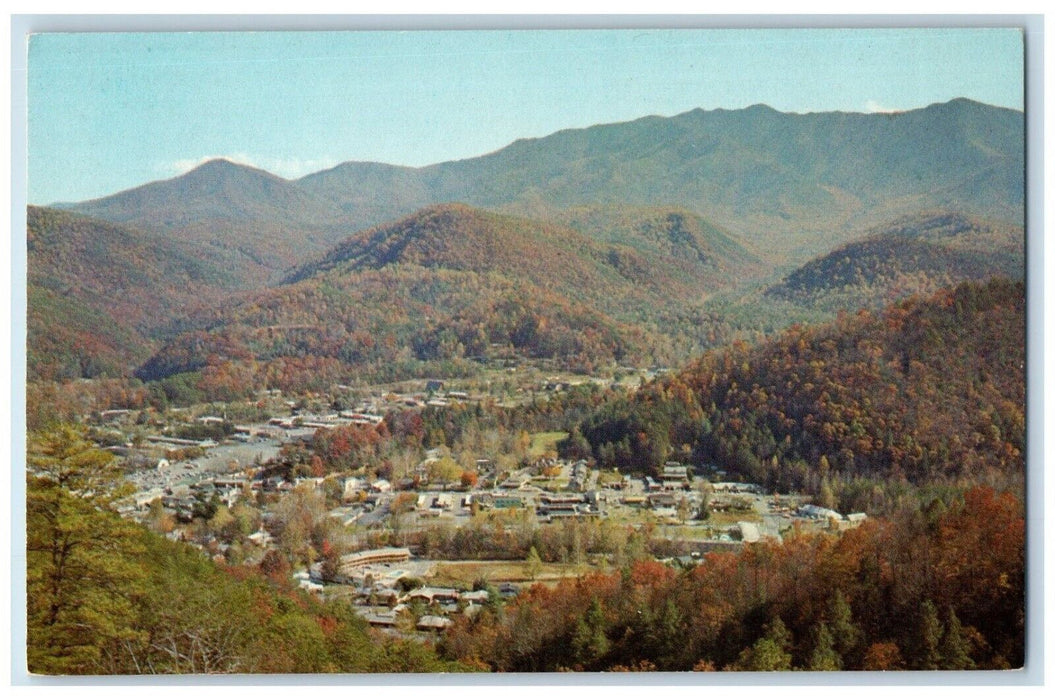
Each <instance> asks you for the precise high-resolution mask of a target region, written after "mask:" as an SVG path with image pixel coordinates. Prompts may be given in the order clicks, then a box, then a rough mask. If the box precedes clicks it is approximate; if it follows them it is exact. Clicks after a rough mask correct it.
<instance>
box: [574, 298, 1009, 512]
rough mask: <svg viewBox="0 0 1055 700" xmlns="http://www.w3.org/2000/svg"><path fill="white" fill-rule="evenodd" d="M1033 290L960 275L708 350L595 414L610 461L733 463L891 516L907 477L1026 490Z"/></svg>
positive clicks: (786, 486) (778, 484)
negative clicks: (865, 307) (930, 291)
mask: <svg viewBox="0 0 1055 700" xmlns="http://www.w3.org/2000/svg"><path fill="white" fill-rule="evenodd" d="M1024 363H1025V288H1024V286H1023V284H1022V283H1021V282H1010V281H1007V280H994V281H991V282H989V283H987V284H984V285H979V284H973V283H964V284H961V285H959V286H958V287H956V288H955V289H954V290H943V291H941V292H939V293H937V294H936V295H934V296H932V297H929V298H926V299H923V298H912V299H909V300H907V301H904V302H901V303H899V304H896V305H894V306H891V307H888V308H887V309H885V310H883V311H882V312H880V313H877V314H873V313H871V312H868V311H861V312H859V313H857V314H854V315H844V316H841V317H840V318H839V319H838V320H837V321H835V322H833V323H830V324H827V325H824V326H819V327H793V328H791V329H789V330H788V331H787V332H785V333H783V334H781V335H780V336H779V337H777V338H774V339H773V340H771V341H768V342H766V343H763V344H760V345H757V346H754V347H751V346H747V345H743V344H740V345H735V346H734V347H732V348H730V349H728V350H723V351H719V352H713V353H709V354H707V355H705V356H704V357H702V358H701V359H699V360H698V361H696V362H694V363H693V364H691V365H690V366H689V367H688V368H687V369H685V370H684V371H683V372H680V373H678V374H676V375H674V376H671V377H666V378H663V379H662V380H659V381H657V382H656V383H654V384H653V385H651V386H649V387H647V388H646V389H644V390H643V391H641V392H640V393H639V394H638V395H636V396H634V397H632V398H630V399H628V400H626V401H623V402H620V403H619V404H617V405H614V406H611V407H609V408H608V409H606V410H603V411H602V412H601V413H600V414H599V415H597V416H595V417H594V418H592V419H590V420H588V421H586V422H585V423H584V424H583V426H582V428H581V432H582V435H583V436H584V437H585V439H586V440H587V441H588V442H589V444H590V446H591V448H592V451H593V454H594V455H595V456H596V457H597V458H598V459H599V461H600V462H601V463H602V464H605V465H616V464H619V465H626V464H634V465H636V468H637V469H639V470H651V469H655V468H656V467H657V466H659V465H662V463H663V461H664V460H665V459H667V458H668V457H679V458H684V459H691V460H692V461H693V462H695V463H698V464H707V463H714V464H719V465H723V466H725V467H726V468H728V469H730V470H731V471H733V472H734V473H736V474H737V475H739V476H740V477H742V478H745V479H748V480H753V481H758V482H760V483H763V484H765V485H766V487H767V488H770V489H772V488H777V489H779V490H781V491H787V490H798V489H806V490H808V491H811V492H812V493H815V494H822V493H823V494H825V497H826V500H827V501H829V504H836V501H837V502H838V505H839V506H840V507H842V508H844V509H849V510H867V511H868V512H877V511H879V512H881V511H884V510H886V509H888V507H889V506H890V503H888V502H885V500H884V499H885V498H886V497H887V496H886V494H887V492H886V490H885V488H886V487H890V486H892V485H893V486H896V484H898V482H899V481H901V480H903V479H907V480H909V481H911V482H914V483H917V484H925V483H935V482H955V481H957V480H965V481H969V482H974V483H978V482H983V483H997V484H1001V485H1006V486H1014V487H1020V486H1021V484H1022V479H1023V475H1024V459H1023V451H1024V448H1025V445H1024V439H1025V434H1024V431H1025V364H1024Z"/></svg>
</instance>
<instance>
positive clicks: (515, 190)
mask: <svg viewBox="0 0 1055 700" xmlns="http://www.w3.org/2000/svg"><path fill="white" fill-rule="evenodd" d="M1023 121H1024V119H1023V114H1022V113H1021V112H1018V111H1015V110H1010V109H1005V108H999V107H992V106H988V105H983V104H980V103H977V102H973V101H971V100H966V99H957V100H952V101H950V102H947V103H942V104H934V105H930V106H928V107H925V108H922V109H916V110H911V111H907V112H900V113H891V114H859V113H842V112H821V113H811V114H787V113H781V112H777V111H776V110H773V109H771V108H769V107H766V106H763V105H756V106H753V107H748V108H746V109H740V110H722V109H718V110H711V111H704V110H701V109H696V110H693V111H690V112H685V113H683V114H679V115H677V116H674V117H656V116H650V117H643V118H641V119H637V120H635V121H631V122H624V123H618V124H604V125H597V126H592V127H588V128H585V129H568V130H564V131H558V132H556V133H554V134H551V135H549V136H546V137H542V138H536V139H522V140H519V141H515V142H513V143H512V144H510V145H509V146H507V147H505V148H502V149H500V150H498V151H495V152H494V153H490V154H487V155H483V156H479V157H475V158H468V159H465V160H458V161H450V162H445V163H438V164H435V165H430V166H426V167H422V168H406V167H399V166H391V165H385V164H379V163H360V162H346V163H342V164H340V165H338V166H336V167H334V168H331V169H328V170H325V171H321V172H318V173H313V174H310V175H307V176H305V177H302V178H300V179H298V180H294V181H290V180H284V179H282V178H278V177H276V176H273V175H270V174H268V173H265V172H264V171H260V170H257V169H255V168H249V167H248V166H239V165H235V164H233V163H229V162H225V161H220V162H211V163H206V164H205V165H203V166H200V167H199V168H196V169H195V170H192V171H191V172H190V173H187V174H186V175H182V176H180V177H177V178H173V179H170V180H165V181H161V182H156V183H150V184H147V185H143V186H141V187H138V188H134V189H132V190H128V191H125V192H122V193H118V194H115V195H112V196H110V197H104V198H101V199H97V200H92V201H90V202H82V203H79V204H74V205H71V206H70V208H72V209H74V210H76V211H79V212H81V213H86V214H90V215H92V216H97V217H100V218H104V219H108V220H111V221H126V222H132V223H137V224H139V225H143V226H148V227H159V226H160V227H162V228H168V229H179V228H192V229H197V228H200V227H202V226H208V225H210V222H227V224H228V225H230V224H231V223H232V222H236V223H237V224H238V226H236V227H235V228H236V229H238V227H239V226H243V227H244V225H245V224H247V223H251V222H266V223H268V224H269V225H270V226H275V225H276V224H280V225H281V226H282V227H285V229H286V230H287V232H289V230H290V227H293V228H294V229H296V228H297V227H299V228H301V229H304V228H305V227H306V228H308V229H310V230H311V231H312V234H313V237H312V240H310V241H308V242H307V245H308V247H309V248H314V250H315V251H316V252H321V250H322V249H325V247H326V246H327V245H329V244H333V243H336V242H337V241H339V240H340V239H341V238H343V237H344V236H346V235H348V233H350V232H352V231H356V230H361V229H364V228H369V227H371V226H375V225H378V224H381V223H384V222H386V221H391V220H394V219H396V218H399V217H402V216H406V215H408V214H410V213H412V212H414V211H416V210H418V209H421V208H424V207H426V206H429V205H432V204H438V203H444V202H454V201H460V202H465V203H467V204H469V205H472V206H476V207H484V208H492V209H495V208H498V209H511V210H515V211H517V212H518V213H521V214H524V215H528V216H531V217H533V218H547V215H548V214H550V213H552V212H554V211H555V210H561V209H566V208H569V207H578V206H598V205H620V206H657V205H660V206H672V207H680V208H684V209H686V210H688V211H690V212H694V213H696V214H698V215H702V216H704V217H705V218H707V219H708V220H710V221H713V222H715V223H716V224H718V225H719V226H722V227H725V228H728V229H730V230H732V231H733V232H735V233H737V234H739V235H741V236H744V237H746V238H747V240H750V241H765V242H766V244H767V246H770V247H776V248H779V249H784V248H787V249H794V248H795V247H796V245H797V244H798V243H799V242H800V241H799V239H802V240H804V241H807V243H808V244H809V245H812V246H813V247H814V248H817V247H818V246H823V241H825V240H830V239H831V236H832V235H835V236H837V237H838V236H843V237H844V238H843V239H840V240H836V241H834V242H842V240H845V236H846V235H847V231H848V230H849V229H853V228H856V227H860V226H861V225H863V224H868V223H877V222H879V221H883V220H890V219H892V218H895V217H896V216H898V215H904V214H911V213H915V212H917V211H920V210H923V209H934V208H944V209H954V210H958V211H963V212H965V213H967V214H971V215H977V216H986V217H990V218H998V219H1003V220H1007V221H1012V222H1018V223H1020V222H1021V221H1022V216H1023V201H1024V188H1023V182H1024V175H1023V168H1024V138H1023V134H1024V131H1023ZM236 232H237V231H236ZM250 233H251V231H243V232H240V233H239V238H241V235H242V234H250ZM774 233H779V234H780V236H779V237H776V238H774V237H773V234H774ZM227 235H229V236H230V235H231V234H230V232H228V233H227ZM247 242H250V243H251V240H248V241H247Z"/></svg>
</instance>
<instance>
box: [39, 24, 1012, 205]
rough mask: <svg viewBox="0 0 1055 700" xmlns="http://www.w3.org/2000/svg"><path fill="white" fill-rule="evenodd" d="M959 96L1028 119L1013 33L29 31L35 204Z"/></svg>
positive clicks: (428, 160) (920, 103) (875, 108)
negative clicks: (665, 121)
mask: <svg viewBox="0 0 1055 700" xmlns="http://www.w3.org/2000/svg"><path fill="white" fill-rule="evenodd" d="M955 97H969V98H971V99H975V100H978V101H980V102H986V103H989V104H995V105H1000V106H1005V107H1012V108H1015V109H1022V106H1023V47H1022V35H1021V33H1020V32H1019V31H1018V30H1001V29H890V30H884V29H805V30H789V29H785V30H780V29H776V30H774V29H769V30H741V29H716V30H633V29H630V30H612V31H579V30H574V31H572V30H569V31H559V30H558V31H487V32H481V31H446V32H420V31H418V32H303V33H288V32H256V33H167V34H166V33H155V34H136V33H130V34H38V35H35V36H34V37H33V39H32V41H31V44H30V53H29V201H30V202H32V203H36V204H47V203H52V202H56V201H75V200H82V199H88V198H92V197H99V196H103V195H106V194H111V193H113V192H116V191H119V190H122V189H127V188H129V187H134V186H136V185H139V184H142V183H144V182H148V181H150V180H157V179H161V178H166V177H172V176H174V175H177V174H179V173H181V172H185V171H186V170H188V169H190V168H191V167H193V166H194V165H195V164H197V163H199V162H201V161H203V160H205V159H207V158H211V157H218V156H224V157H228V158H231V159H232V160H237V161H240V162H244V163H249V164H252V165H256V166H258V167H261V168H264V169H266V170H269V171H271V172H274V173H276V174H278V175H281V176H283V177H289V178H293V177H299V176H301V175H305V174H307V173H309V172H314V171H316V170H320V169H323V168H326V167H330V166H333V165H336V164H337V163H339V162H342V161H346V160H368V161H381V162H386V163H395V164H400V165H415V166H418V165H427V164H430V163H436V162H440V161H445V160H452V159H458V158H467V157H472V156H475V155H480V154H483V153H487V152H490V151H493V150H496V149H498V148H501V147H503V146H505V145H507V144H508V143H510V142H511V141H513V140H515V139H517V138H522V137H535V136H544V135H546V134H549V133H552V132H554V131H557V130H560V129H564V128H571V127H585V126H589V125H591V124H598V123H607V122H617V121H626V120H630V119H635V118H637V117H641V116H645V115H648V114H660V115H666V116H670V115H674V114H678V113H680V112H684V111H687V110H690V109H694V108H696V107H703V108H704V109H714V108H718V107H724V108H729V109H735V108H739V107H745V106H748V105H751V104H756V103H760V102H761V103H765V104H768V105H770V106H772V107H774V108H776V109H779V110H782V111H791V112H815V111H828V110H842V111H854V112H866V111H878V110H895V109H900V110H903V109H913V108H916V107H923V106H926V105H928V104H931V103H933V102H943V101H946V100H949V99H952V98H955Z"/></svg>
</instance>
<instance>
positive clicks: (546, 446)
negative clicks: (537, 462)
mask: <svg viewBox="0 0 1055 700" xmlns="http://www.w3.org/2000/svg"><path fill="white" fill-rule="evenodd" d="M566 437H568V434H567V433H535V434H533V435H532V436H531V444H530V445H529V446H528V456H529V457H541V456H542V455H544V454H546V453H547V452H550V451H552V452H556V451H557V443H558V442H560V441H561V440H563V439H564V438H566Z"/></svg>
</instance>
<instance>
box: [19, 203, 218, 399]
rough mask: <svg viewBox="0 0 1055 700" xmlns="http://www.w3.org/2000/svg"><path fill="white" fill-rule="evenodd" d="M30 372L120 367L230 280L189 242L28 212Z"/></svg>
mask: <svg viewBox="0 0 1055 700" xmlns="http://www.w3.org/2000/svg"><path fill="white" fill-rule="evenodd" d="M27 217H28V227H27V239H26V243H27V250H28V279H27V287H28V289H27V292H28V302H29V304H28V312H29V313H28V336H29V337H28V358H27V360H28V370H29V378H30V379H31V380H33V379H38V378H44V379H69V378H79V377H92V376H97V375H99V374H107V375H109V376H122V375H127V374H128V373H129V372H130V370H131V369H132V368H133V367H135V365H136V364H138V363H139V362H142V361H143V360H144V359H145V358H146V357H147V356H148V355H149V352H150V350H151V348H152V346H153V342H154V340H155V339H156V338H157V337H158V336H159V335H162V334H164V333H165V332H166V331H171V330H174V329H178V327H179V323H180V319H181V317H182V316H183V315H184V314H186V313H187V312H188V311H192V310H194V309H195V308H198V307H200V306H204V305H206V304H209V303H212V302H216V301H218V300H219V299H221V298H223V297H224V296H225V295H226V294H228V293H229V292H230V286H231V283H232V281H231V280H230V279H229V278H228V277H227V276H226V275H225V274H224V271H223V269H222V268H221V267H220V266H218V265H217V264H215V262H214V261H213V260H210V259H209V258H208V257H203V256H200V255H199V254H198V251H197V250H196V249H195V248H194V246H192V245H187V244H185V243H183V242H181V241H174V240H169V239H167V238H165V237H163V236H158V235H156V234H151V233H147V232H143V231H140V230H137V229H135V228H131V227H128V226H124V225H118V224H112V223H109V222H106V221H101V220H98V219H92V218H88V217H84V216H80V215H77V214H72V213H69V212H63V211H58V210H55V209H47V208H41V207H30V208H29V209H28V211H27Z"/></svg>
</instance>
